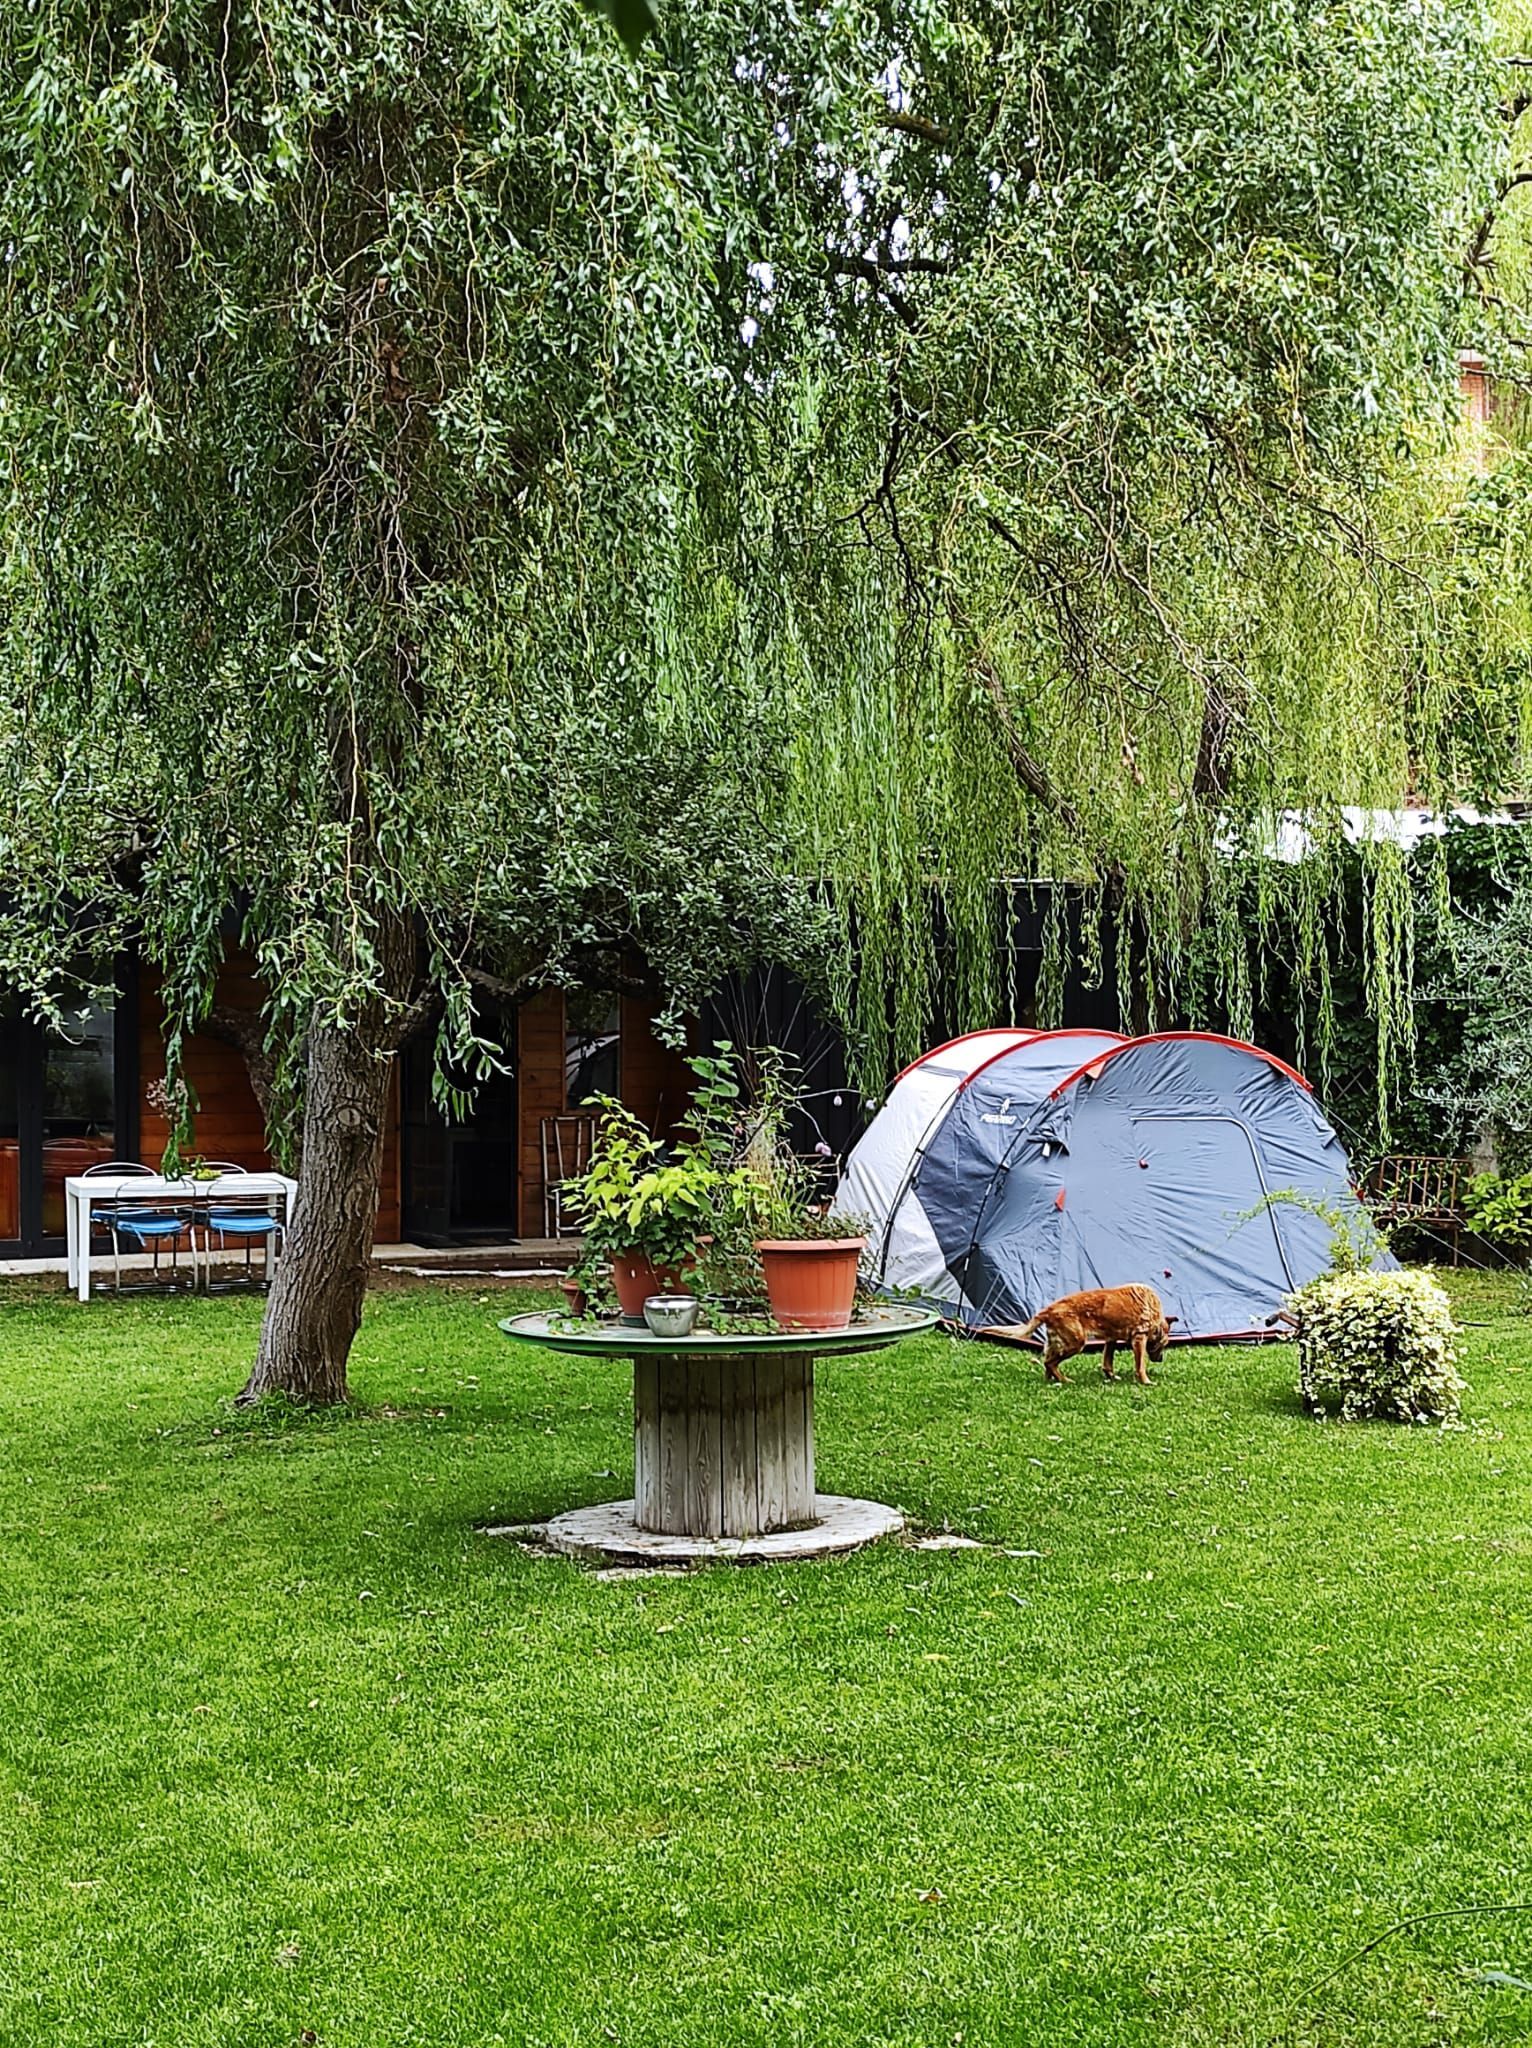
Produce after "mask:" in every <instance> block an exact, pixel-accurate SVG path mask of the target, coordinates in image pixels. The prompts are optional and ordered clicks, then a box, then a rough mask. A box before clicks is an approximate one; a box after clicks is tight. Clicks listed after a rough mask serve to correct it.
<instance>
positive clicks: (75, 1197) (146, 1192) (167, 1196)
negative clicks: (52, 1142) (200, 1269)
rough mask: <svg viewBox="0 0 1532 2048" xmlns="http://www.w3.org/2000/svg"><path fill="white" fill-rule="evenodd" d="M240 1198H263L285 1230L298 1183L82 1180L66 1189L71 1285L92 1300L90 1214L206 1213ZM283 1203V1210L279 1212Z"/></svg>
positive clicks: (265, 1178)
mask: <svg viewBox="0 0 1532 2048" xmlns="http://www.w3.org/2000/svg"><path fill="white" fill-rule="evenodd" d="M236 1196H238V1197H241V1198H242V1199H243V1200H245V1201H248V1200H250V1199H251V1198H254V1199H256V1200H259V1199H261V1198H263V1197H264V1198H265V1199H266V1200H267V1201H269V1202H270V1203H271V1204H272V1206H273V1210H274V1211H275V1212H276V1213H278V1214H279V1215H280V1218H281V1220H282V1222H283V1223H284V1224H288V1223H291V1221H292V1213H293V1204H294V1203H295V1202H296V1200H297V1197H298V1183H297V1182H296V1181H295V1180H293V1179H292V1178H291V1177H290V1176H289V1175H287V1174H285V1173H221V1174H219V1176H218V1178H217V1179H216V1180H167V1179H166V1178H165V1176H164V1175H163V1174H160V1173H122V1174H117V1173H100V1174H79V1175H76V1176H74V1177H72V1178H71V1179H69V1180H66V1181H65V1183H64V1249H65V1253H66V1255H67V1259H68V1268H69V1284H70V1286H71V1287H72V1288H73V1289H74V1290H75V1292H76V1293H77V1294H78V1295H79V1297H80V1299H81V1301H89V1300H90V1263H91V1261H90V1212H91V1210H92V1209H153V1208H175V1209H184V1208H190V1207H194V1206H195V1207H197V1208H202V1207H204V1206H208V1205H211V1204H213V1203H216V1202H228V1201H232V1200H233V1199H234V1198H235V1197H236ZM279 1202H280V1204H281V1208H280V1210H279V1211H277V1210H276V1205H277V1204H278V1203H279Z"/></svg>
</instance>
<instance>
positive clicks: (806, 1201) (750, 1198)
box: [725, 1050, 867, 1330]
mask: <svg viewBox="0 0 1532 2048" xmlns="http://www.w3.org/2000/svg"><path fill="white" fill-rule="evenodd" d="M755 1064H756V1067H757V1078H756V1085H755V1092H754V1100H753V1102H752V1104H751V1106H750V1108H749V1110H748V1111H747V1112H745V1113H744V1117H743V1142H742V1145H741V1148H740V1153H739V1158H738V1162H737V1164H736V1166H735V1168H734V1169H733V1171H732V1172H731V1173H730V1174H729V1176H728V1178H727V1182H726V1184H725V1193H726V1195H727V1197H728V1199H729V1202H730V1205H731V1206H732V1208H733V1209H734V1211H735V1212H736V1213H738V1212H740V1211H742V1212H743V1215H744V1217H745V1218H746V1219H747V1220H748V1222H749V1224H750V1226H751V1232H750V1235H751V1241H752V1244H753V1249H754V1252H755V1255H756V1257H757V1258H758V1259H759V1261H760V1267H761V1273H762V1278H763V1281H764V1284H765V1290H766V1300H767V1303H768V1304H769V1306H770V1309H771V1313H772V1316H773V1317H774V1319H775V1320H776V1322H777V1323H778V1325H779V1326H780V1327H781V1328H782V1329H784V1330H843V1329H844V1328H845V1327H846V1325H847V1324H848V1323H849V1322H850V1320H851V1315H852V1310H853V1309H854V1308H855V1306H856V1283H857V1274H858V1271H859V1269H860V1266H861V1259H862V1253H863V1252H864V1251H865V1250H866V1248H867V1237H866V1226H865V1224H864V1223H863V1221H862V1219H861V1218H860V1217H855V1216H842V1215H837V1214H835V1213H834V1212H833V1210H832V1208H831V1205H830V1203H829V1201H828V1200H827V1199H826V1198H825V1195H824V1193H823V1190H822V1188H821V1186H820V1176H819V1171H818V1168H817V1164H816V1163H815V1162H812V1161H810V1160H808V1159H804V1158H800V1157H799V1156H798V1154H797V1153H795V1152H794V1150H793V1148H792V1144H791V1119H792V1114H793V1110H794V1108H795V1106H796V1105H797V1104H798V1101H799V1096H798V1092H797V1090H796V1088H795V1086H794V1085H793V1082H792V1080H791V1078H790V1076H789V1073H788V1068H787V1063H786V1061H785V1060H784V1059H783V1057H782V1056H781V1054H780V1053H777V1052H775V1051H774V1050H769V1051H767V1052H766V1053H763V1054H760V1055H758V1056H757V1058H756V1062H755ZM819 1149H820V1151H821V1153H823V1154H826V1155H827V1154H828V1151H829V1148H828V1146H824V1145H821V1147H820V1148H819Z"/></svg>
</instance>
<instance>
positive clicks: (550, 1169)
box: [539, 1111, 596, 1188]
mask: <svg viewBox="0 0 1532 2048" xmlns="http://www.w3.org/2000/svg"><path fill="white" fill-rule="evenodd" d="M539 1133H540V1136H541V1140H542V1153H543V1186H544V1187H550V1188H551V1187H557V1185H558V1184H559V1182H560V1181H565V1180H573V1179H574V1178H575V1177H576V1176H577V1175H578V1174H582V1173H584V1172H585V1170H586V1168H587V1167H588V1166H589V1165H590V1154H591V1146H592V1145H593V1144H594V1142H595V1137H596V1119H595V1118H594V1117H593V1116H590V1115H588V1114H586V1113H585V1112H584V1111H572V1112H569V1113H567V1114H565V1115H563V1116H545V1117H544V1118H543V1119H542V1121H541V1124H540V1126H539Z"/></svg>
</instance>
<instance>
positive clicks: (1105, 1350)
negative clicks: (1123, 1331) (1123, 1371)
mask: <svg viewBox="0 0 1532 2048" xmlns="http://www.w3.org/2000/svg"><path fill="white" fill-rule="evenodd" d="M1116 1352H1117V1346H1116V1345H1115V1344H1114V1343H1113V1342H1112V1340H1111V1338H1110V1337H1108V1338H1107V1340H1106V1342H1105V1343H1104V1344H1103V1345H1102V1347H1101V1377H1102V1378H1103V1379H1104V1380H1115V1379H1116V1377H1117V1375H1116V1373H1115V1372H1113V1370H1112V1360H1113V1358H1114V1357H1115V1355H1116Z"/></svg>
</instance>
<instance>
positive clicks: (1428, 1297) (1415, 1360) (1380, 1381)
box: [1287, 1272, 1463, 1422]
mask: <svg viewBox="0 0 1532 2048" xmlns="http://www.w3.org/2000/svg"><path fill="white" fill-rule="evenodd" d="M1287 1305H1288V1310H1289V1312H1290V1314H1291V1315H1292V1318H1293V1322H1294V1326H1295V1328H1296V1330H1297V1335H1298V1391H1299V1393H1300V1394H1301V1395H1302V1396H1303V1402H1304V1406H1305V1407H1306V1408H1307V1409H1308V1410H1309V1413H1310V1414H1311V1415H1324V1414H1326V1413H1328V1411H1329V1408H1330V1406H1331V1404H1332V1403H1334V1402H1335V1401H1337V1400H1338V1401H1339V1404H1340V1417H1341V1420H1342V1421H1343V1422H1359V1421H1362V1420H1364V1419H1366V1418H1368V1417H1372V1416H1377V1417H1380V1418H1383V1419H1385V1420H1388V1421H1392V1422H1447V1421H1450V1420H1451V1418H1452V1417H1453V1416H1455V1415H1456V1414H1457V1412H1458V1410H1459V1408H1460V1407H1461V1405H1462V1399H1463V1382H1462V1380H1461V1379H1459V1377H1458V1370H1457V1352H1456V1349H1455V1346H1454V1342H1453V1340H1454V1339H1455V1338H1456V1336H1457V1334H1458V1330H1457V1325H1456V1324H1455V1323H1454V1322H1453V1320H1452V1306H1451V1303H1450V1302H1449V1301H1448V1299H1447V1297H1446V1295H1445V1294H1444V1293H1443V1292H1442V1290H1441V1288H1440V1287H1438V1286H1437V1284H1436V1282H1435V1281H1434V1280H1433V1279H1432V1278H1431V1276H1430V1274H1429V1273H1421V1272H1411V1273H1327V1274H1325V1275H1323V1276H1322V1277H1321V1278H1320V1279H1318V1280H1311V1281H1310V1282H1309V1284H1308V1285H1307V1286H1306V1287H1300V1288H1299V1289H1298V1291H1297V1292H1296V1293H1295V1294H1291V1295H1289V1296H1288V1303H1287Z"/></svg>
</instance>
